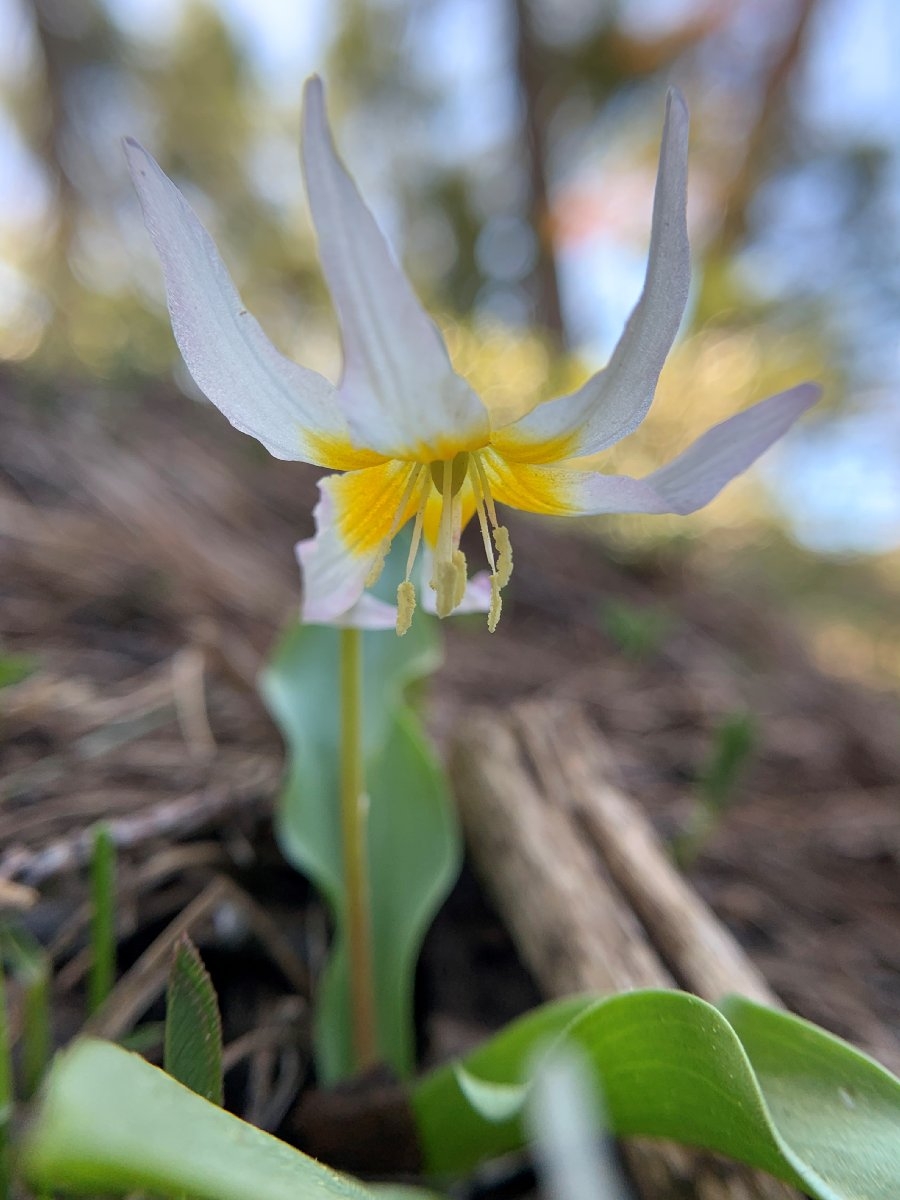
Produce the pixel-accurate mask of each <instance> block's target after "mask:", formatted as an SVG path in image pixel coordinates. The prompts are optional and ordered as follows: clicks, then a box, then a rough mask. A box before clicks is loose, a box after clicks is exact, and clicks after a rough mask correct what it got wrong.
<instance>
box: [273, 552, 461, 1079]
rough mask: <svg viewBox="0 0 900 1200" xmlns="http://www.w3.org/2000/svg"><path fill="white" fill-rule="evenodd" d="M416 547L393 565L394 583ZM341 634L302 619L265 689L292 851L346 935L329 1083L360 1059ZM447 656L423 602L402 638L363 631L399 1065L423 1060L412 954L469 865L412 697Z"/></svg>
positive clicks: (378, 978) (337, 972) (328, 982)
mask: <svg viewBox="0 0 900 1200" xmlns="http://www.w3.org/2000/svg"><path fill="white" fill-rule="evenodd" d="M405 554H406V551H405V549H404V547H403V545H402V544H401V543H400V541H398V543H397V544H396V545H395V547H394V549H393V550H392V552H391V555H390V556H389V558H388V561H387V564H386V566H385V580H386V586H387V588H388V589H390V588H391V586H392V584H394V580H395V577H396V575H397V573H398V571H399V573H400V574H401V576H402V570H403V565H404V563H405ZM339 640H340V634H339V631H338V630H336V629H331V628H325V627H322V626H312V625H307V626H295V627H294V628H292V629H290V630H288V632H287V633H286V634H285V636H284V637H283V638H282V640H281V642H280V644H279V645H278V647H277V648H276V651H275V654H274V656H273V658H272V661H271V663H270V665H269V667H268V668H267V670H266V671H265V673H264V674H263V677H262V680H261V689H262V693H263V696H264V698H265V700H266V703H267V705H268V707H269V709H270V711H271V712H272V715H273V716H274V718H275V720H276V721H277V722H278V724H279V727H280V728H281V731H282V734H283V735H284V738H285V741H286V742H287V745H288V750H289V766H288V777H287V782H286V785H285V787H284V790H283V792H282V794H281V797H280V798H279V801H278V809H277V812H276V831H277V834H278V839H279V842H280V845H281V848H282V851H283V852H284V854H285V856H286V857H287V858H288V859H289V860H290V861H291V862H292V863H293V864H294V866H296V867H297V868H298V870H300V871H303V872H304V874H306V875H308V876H309V877H310V879H312V881H313V882H314V883H315V884H316V886H317V887H318V888H319V890H320V891H321V892H322V893H323V895H324V896H325V898H326V900H327V901H328V904H329V905H330V907H331V909H332V912H333V914H334V917H335V926H336V936H335V942H334V946H333V949H332V953H331V956H330V959H329V962H328V964H327V966H326V969H325V972H324V975H323V978H322V980H321V983H320V987H319V996H318V1003H317V1012H316V1025H315V1041H316V1058H317V1066H318V1070H319V1073H320V1077H321V1079H322V1080H323V1082H325V1083H332V1082H334V1081H336V1080H338V1079H340V1078H342V1077H343V1076H346V1075H348V1074H349V1073H350V1072H351V1070H352V1047H351V1043H350V1020H349V1011H350V1002H349V991H348V980H347V962H346V952H345V943H344V896H343V887H342V865H341V848H340V811H339V761H340V759H339V756H340V713H339V699H338V683H337V681H338V666H339ZM439 662H440V651H439V645H438V638H437V631H436V629H435V627H434V621H433V620H432V619H430V618H428V617H426V616H425V615H424V614H422V613H418V614H417V615H416V619H415V621H414V622H413V625H412V628H411V629H410V631H409V633H408V634H407V635H406V636H405V637H404V638H398V637H397V636H396V635H395V634H394V633H393V632H380V631H375V632H368V631H367V632H366V633H364V635H363V672H364V674H363V688H364V697H363V711H364V714H365V716H364V739H363V740H364V753H365V771H366V784H367V789H366V790H367V792H368V794H369V798H370V808H369V820H368V842H369V883H370V889H371V911H372V937H373V953H374V960H375V966H374V969H375V994H376V1001H377V1019H378V1035H379V1043H380V1045H381V1047H382V1050H383V1052H384V1054H385V1057H386V1059H387V1061H388V1063H389V1065H390V1066H391V1067H393V1069H394V1070H395V1071H397V1072H398V1074H400V1075H404V1076H405V1075H408V1074H409V1073H410V1072H411V1071H412V1068H413V1051H414V1047H413V1028H412V990H413V974H414V970H415V963H416V958H417V956H418V951H419V948H420V946H421V942H422V938H423V936H424V934H425V931H426V929H427V927H428V925H429V924H430V922H431V920H432V918H433V916H434V913H435V912H436V910H437V908H438V906H439V904H440V903H441V901H442V899H443V898H444V896H445V895H446V893H447V891H448V890H449V888H450V886H451V885H452V883H453V881H454V879H455V878H456V875H457V873H458V870H459V862H460V838H459V831H458V827H457V823H456V818H455V813H454V809H453V806H452V803H451V801H450V797H449V792H448V789H447V785H446V782H445V779H444V775H443V772H442V770H441V767H440V765H439V764H438V762H437V760H436V758H435V756H434V754H433V753H432V751H431V748H430V746H429V745H428V742H427V740H426V739H425V737H424V735H423V733H422V731H421V728H420V726H419V724H418V721H417V719H416V717H415V716H414V714H413V712H412V711H411V710H410V708H409V707H408V705H407V703H406V699H405V696H406V692H407V689H408V688H409V686H410V685H411V684H412V683H413V682H414V681H416V680H419V679H421V678H423V677H424V676H426V675H428V674H429V673H431V672H432V671H433V670H434V669H435V668H436V667H437V666H438V664H439Z"/></svg>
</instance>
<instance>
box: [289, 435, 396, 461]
mask: <svg viewBox="0 0 900 1200" xmlns="http://www.w3.org/2000/svg"><path fill="white" fill-rule="evenodd" d="M300 440H301V442H302V445H303V448H304V450H305V451H306V452H308V454H309V457H310V458H311V459H312V461H313V462H316V463H318V464H319V465H320V466H323V467H327V468H328V470H329V471H362V470H364V469H365V468H366V467H377V466H380V465H381V464H382V463H385V462H387V459H386V458H385V456H384V455H383V454H379V453H378V452H377V451H375V450H364V449H361V448H360V447H359V446H354V445H353V443H352V442H351V441H350V438H349V437H348V436H347V435H346V434H338V433H317V432H316V431H315V430H313V429H304V430H301V432H300Z"/></svg>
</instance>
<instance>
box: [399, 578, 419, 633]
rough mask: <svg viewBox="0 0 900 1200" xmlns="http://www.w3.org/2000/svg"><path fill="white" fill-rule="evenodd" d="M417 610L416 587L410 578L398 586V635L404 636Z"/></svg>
mask: <svg viewBox="0 0 900 1200" xmlns="http://www.w3.org/2000/svg"><path fill="white" fill-rule="evenodd" d="M415 611H416V589H415V588H414V587H413V585H412V583H410V581H409V580H408V579H405V580H404V581H403V583H401V584H400V586H399V587H398V588H397V636H398V637H403V635H404V633H408V632H409V627H410V625H412V619H413V613H414V612H415Z"/></svg>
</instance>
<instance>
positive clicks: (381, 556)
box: [366, 538, 391, 588]
mask: <svg viewBox="0 0 900 1200" xmlns="http://www.w3.org/2000/svg"><path fill="white" fill-rule="evenodd" d="M390 548H391V539H390V538H384V539H383V540H382V543H381V545H380V546H379V547H378V557H377V558H376V559H375V561H374V562H373V563H372V566H371V567H370V568H369V573H368V575H367V576H366V587H367V588H370V587H373V586H374V585H375V584H376V583H377V582H378V580H379V579H380V578H381V572H382V571H383V570H384V562H385V559H386V558H387V556H388V552H389V551H390Z"/></svg>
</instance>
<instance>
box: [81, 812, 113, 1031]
mask: <svg viewBox="0 0 900 1200" xmlns="http://www.w3.org/2000/svg"><path fill="white" fill-rule="evenodd" d="M90 936H91V969H90V974H89V976H88V1011H89V1012H90V1013H91V1014H93V1013H95V1012H97V1010H98V1009H99V1008H101V1007H102V1005H103V1004H104V1003H105V1001H106V998H107V996H108V995H109V993H110V992H111V991H112V987H113V983H114V982H115V978H116V847H115V843H114V841H113V839H112V834H111V833H110V830H109V826H108V825H106V824H102V823H101V824H99V825H96V826H95V827H94V830H93V846H92V851H91V934H90Z"/></svg>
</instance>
